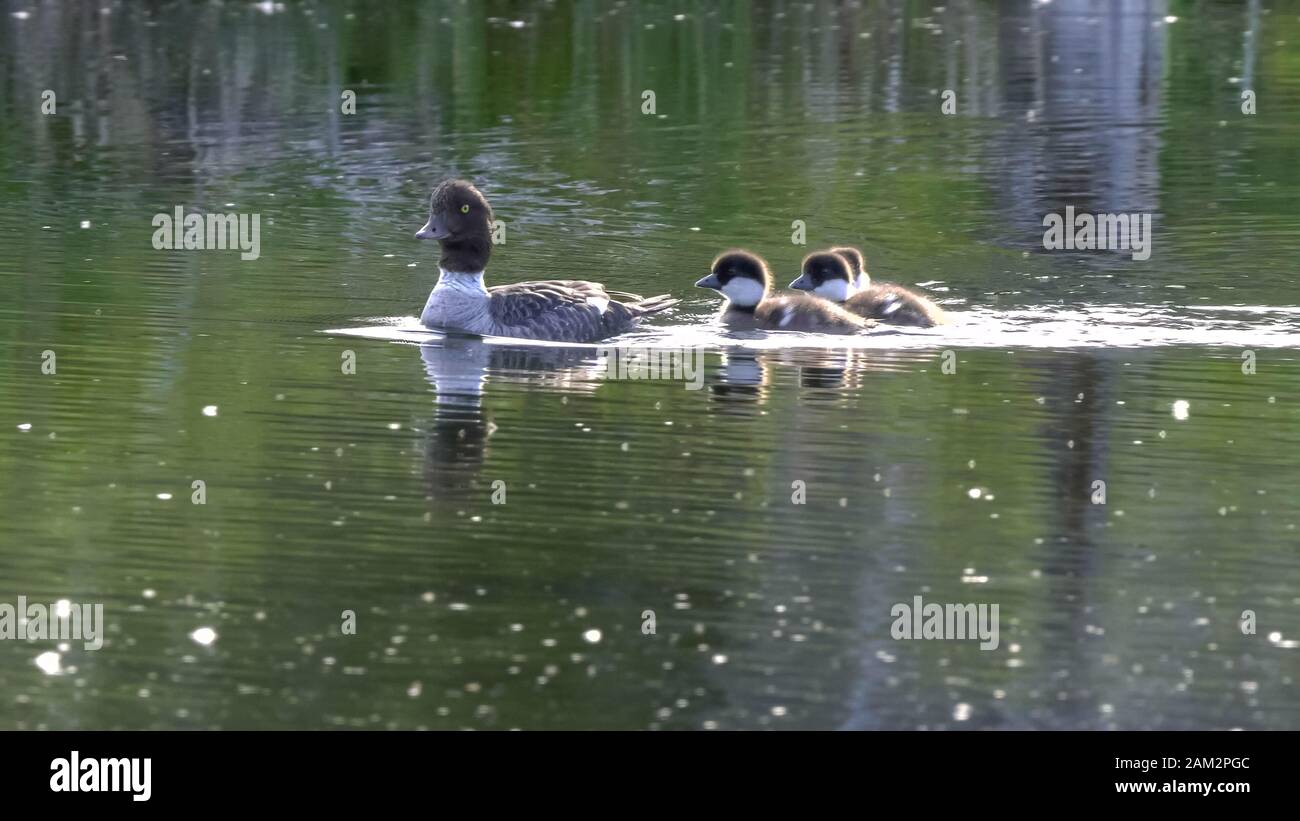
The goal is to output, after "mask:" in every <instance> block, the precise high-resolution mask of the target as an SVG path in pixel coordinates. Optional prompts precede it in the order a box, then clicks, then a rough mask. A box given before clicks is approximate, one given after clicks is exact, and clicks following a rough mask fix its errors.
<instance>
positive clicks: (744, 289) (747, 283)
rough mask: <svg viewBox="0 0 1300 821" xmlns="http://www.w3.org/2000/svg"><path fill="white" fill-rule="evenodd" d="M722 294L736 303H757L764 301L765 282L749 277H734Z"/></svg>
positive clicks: (724, 287)
mask: <svg viewBox="0 0 1300 821" xmlns="http://www.w3.org/2000/svg"><path fill="white" fill-rule="evenodd" d="M722 294H723V296H725V297H726V298H727V299H729V300H731V301H732V302H733V303H735V304H736V305H757V304H758V303H759V302H762V301H763V284H762V283H761V282H756V281H754V280H752V279H750V278H748V277H732V278H731V280H730V281H729V282H728V283H727V284H726V285H723V286H722Z"/></svg>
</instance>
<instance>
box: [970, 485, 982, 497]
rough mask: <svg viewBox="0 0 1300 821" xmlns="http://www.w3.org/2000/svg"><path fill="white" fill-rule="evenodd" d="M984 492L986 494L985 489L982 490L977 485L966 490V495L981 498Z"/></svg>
mask: <svg viewBox="0 0 1300 821" xmlns="http://www.w3.org/2000/svg"><path fill="white" fill-rule="evenodd" d="M983 494H984V491H982V490H980V489H979V488H977V487H973V488H971V489H970V490H968V491H966V495H967V496H969V497H971V498H972V499H978V498H979V497H980V496H982V495H983Z"/></svg>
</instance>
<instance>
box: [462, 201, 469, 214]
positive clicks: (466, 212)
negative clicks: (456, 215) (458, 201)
mask: <svg viewBox="0 0 1300 821" xmlns="http://www.w3.org/2000/svg"><path fill="white" fill-rule="evenodd" d="M460 212H461V213H462V214H468V213H469V204H468V203H466V204H465V205H462V206H461V207H460Z"/></svg>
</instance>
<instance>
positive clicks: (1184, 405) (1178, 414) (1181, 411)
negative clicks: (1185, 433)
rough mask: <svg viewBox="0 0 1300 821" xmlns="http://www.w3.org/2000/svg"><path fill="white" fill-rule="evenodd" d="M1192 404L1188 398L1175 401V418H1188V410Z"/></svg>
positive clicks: (1181, 419) (1179, 419) (1180, 419)
mask: <svg viewBox="0 0 1300 821" xmlns="http://www.w3.org/2000/svg"><path fill="white" fill-rule="evenodd" d="M1191 407H1192V406H1191V404H1189V403H1188V401H1187V400H1186V399H1179V400H1178V401H1177V402H1175V403H1174V418H1175V419H1177V420H1178V421H1180V422H1181V421H1183V420H1184V419H1186V418H1187V411H1188V410H1190V409H1191Z"/></svg>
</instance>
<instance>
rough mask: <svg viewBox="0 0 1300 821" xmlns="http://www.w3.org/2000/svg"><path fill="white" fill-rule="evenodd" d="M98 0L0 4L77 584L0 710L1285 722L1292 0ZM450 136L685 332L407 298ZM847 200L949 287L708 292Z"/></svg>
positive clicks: (10, 265)
mask: <svg viewBox="0 0 1300 821" xmlns="http://www.w3.org/2000/svg"><path fill="white" fill-rule="evenodd" d="M99 5H100V4H83V3H75V2H46V3H41V4H31V5H30V6H29V5H27V4H23V3H9V4H7V5H6V6H4V9H5V13H4V14H3V15H2V16H0V43H2V44H3V46H2V47H0V113H2V114H3V117H4V123H5V128H4V129H3V132H0V235H3V236H4V237H5V241H4V246H3V248H0V285H2V286H3V291H4V296H3V298H0V603H10V604H14V605H16V604H17V602H18V597H19V596H23V597H26V599H27V600H28V601H32V602H44V603H53V602H56V601H59V600H69V601H70V602H74V603H83V602H93V603H100V604H102V605H103V613H104V621H105V623H106V627H105V635H104V637H103V646H102V647H100V648H99V649H86V648H85V647H84V646H83V643H82V642H81V641H68V642H60V641H57V640H49V639H37V640H34V641H26V640H20V639H15V640H6V641H0V727H5V728H24V729H27V728H173V727H176V728H331V727H364V728H438V729H446V728H462V727H466V728H496V729H505V728H515V727H522V728H671V729H699V728H718V729H736V728H764V727H766V728H867V729H875V728H890V729H907V728H928V729H940V728H1125V729H1139V728H1170V729H1187V728H1251V729H1255V728H1288V729H1300V696H1298V695H1297V690H1296V677H1297V675H1300V649H1297V640H1300V550H1298V546H1300V532H1297V526H1298V525H1300V499H1297V496H1296V488H1297V487H1298V486H1300V459H1297V453H1300V424H1297V423H1298V422H1300V354H1298V349H1300V277H1298V275H1297V271H1296V265H1297V260H1298V259H1300V4H1296V3H1290V2H1285V3H1284V2H1277V3H1272V2H1258V1H1257V0H1255V1H1252V2H1248V3H1244V4H1231V3H1209V4H1207V3H1192V2H1160V0H1156V1H1155V2H1112V3H1105V4H1102V3H1095V2H1084V1H1083V0H1054V2H1050V3H1042V2H1010V1H1008V2H999V3H989V2H957V1H956V0H948V1H947V2H944V3H941V4H936V3H920V2H899V1H897V0H896V1H895V2H862V3H852V2H848V3H832V2H825V0H813V1H812V2H806V3H793V2H764V1H763V0H754V1H753V2H743V1H742V0H733V1H732V2H722V3H719V4H705V3H695V2H686V1H685V0H680V1H679V2H666V1H665V2H654V1H652V0H646V1H645V2H622V3H601V2H595V1H594V0H589V1H588V2H582V1H581V0H579V1H577V2H566V1H564V0H556V1H555V2H536V3H513V2H503V1H502V2H497V1H496V0H493V1H492V2H486V3H467V2H459V0H450V1H449V2H442V3H430V4H415V3H402V2H398V3H383V4H371V3H362V2H351V3H350V2H318V3H302V4H299V3H293V2H287V3H284V4H278V3H277V4H272V3H260V4H250V3H239V2H233V3H232V2H228V3H224V4H204V3H177V4H167V5H162V4H138V5H137V4H119V3H105V4H102V5H103V6H104V9H103V10H101V9H100V8H99ZM47 91H51V92H53V98H52V99H53V102H54V110H53V111H52V113H42V107H43V105H45V104H46V101H47V99H49V98H48V95H46V94H45V92H47ZM647 91H650V92H653V97H652V98H647V97H646V95H645V92H647ZM1243 91H1249V92H1252V93H1253V96H1252V95H1248V96H1250V97H1251V99H1252V100H1253V101H1254V103H1255V105H1256V108H1255V109H1254V111H1255V113H1253V114H1252V113H1244V112H1243V105H1244V103H1245V101H1244V100H1243ZM346 92H352V93H353V94H354V95H355V113H343V111H342V110H341V101H343V100H345V99H346V97H347V96H348V95H347V94H346ZM946 92H952V93H951V94H948V93H946ZM648 99H653V103H654V111H653V113H643V110H644V109H645V108H646V105H647V100H648ZM945 100H952V101H953V102H954V103H955V109H954V113H951V114H945V113H944V111H943V104H944V102H945ZM451 175H458V176H466V177H469V178H472V179H474V180H475V181H476V182H477V183H478V184H479V185H480V186H481V187H482V188H483V190H484V191H485V193H486V194H487V195H488V197H489V198H490V200H491V201H492V203H493V206H494V208H495V210H496V212H497V216H498V217H499V218H500V219H501V220H502V221H503V222H504V223H505V226H506V231H507V238H506V242H505V243H504V244H503V245H501V246H499V247H498V248H497V249H496V250H495V252H494V255H493V259H492V264H491V265H490V266H489V269H488V281H489V284H494V283H495V284H504V283H508V282H515V281H521V280H524V279H546V278H589V279H595V280H598V281H601V282H604V283H606V284H607V285H609V286H610V287H611V288H616V289H619V290H628V291H634V292H639V293H646V294H654V293H671V294H672V295H674V296H676V297H678V298H680V299H681V300H682V302H681V304H680V305H679V306H678V307H677V309H676V310H675V311H674V312H673V313H671V314H669V315H666V316H661V317H658V318H656V319H655V320H653V321H651V322H650V323H648V324H647V325H646V326H645V327H643V328H641V329H639V330H638V331H636V332H634V333H631V334H628V335H627V336H626V337H623V338H620V339H618V340H615V341H614V343H613V344H614V345H616V346H624V348H625V349H628V347H629V346H631V347H643V348H645V349H658V350H665V351H673V350H676V349H679V348H683V347H686V348H689V350H690V351H691V352H692V353H693V352H695V351H699V352H701V353H700V354H699V355H700V357H701V359H700V360H699V361H700V363H701V365H702V371H701V373H700V375H699V378H698V380H697V381H696V382H694V383H691V382H690V380H687V379H684V378H683V379H658V380H651V379H612V378H608V374H607V373H606V369H605V367H604V364H605V363H608V362H609V359H610V357H611V356H617V355H618V354H617V353H614V354H611V352H610V351H609V350H608V349H606V350H601V349H600V348H598V347H595V346H540V345H523V344H519V343H512V342H510V341H508V340H486V341H484V340H476V339H467V338H458V337H447V338H444V337H442V336H441V335H439V334H435V333H429V332H426V331H423V330H422V329H420V328H419V326H418V324H417V323H416V320H415V318H414V317H415V315H416V314H417V313H418V312H419V309H420V307H421V306H422V305H423V302H424V299H425V297H426V296H427V294H428V290H429V288H430V287H431V286H432V283H433V281H434V279H435V278H436V275H437V259H436V254H435V250H436V249H435V248H433V247H431V245H430V244H428V243H421V242H418V241H416V240H415V239H413V236H412V235H413V233H414V231H415V230H416V229H418V228H419V227H420V225H421V224H422V223H423V220H424V217H425V214H426V208H427V197H428V192H429V190H430V189H431V187H432V186H433V185H434V184H435V183H436V182H437V181H439V180H440V179H442V178H444V177H447V176H451ZM177 206H181V207H183V208H184V209H185V210H186V211H187V212H199V213H242V214H253V213H255V214H258V215H260V249H259V255H258V258H257V259H255V260H241V259H240V255H239V253H238V252H237V251H174V250H155V249H154V247H153V245H152V243H151V238H152V236H153V234H154V230H155V229H154V225H153V223H152V220H153V218H154V215H155V214H170V213H172V212H173V210H174V209H175V208H176V207H177ZM1066 206H1073V207H1074V208H1076V209H1078V210H1079V211H1087V212H1093V213H1147V214H1151V215H1152V217H1153V235H1152V242H1151V253H1150V256H1149V258H1148V259H1145V260H1143V259H1134V258H1133V255H1132V254H1129V253H1127V252H1124V253H1121V252H1110V251H1094V252H1083V251H1046V250H1044V247H1043V233H1044V228H1043V219H1044V216H1045V215H1046V214H1049V213H1059V212H1062V211H1063V209H1064V208H1065V207H1066ZM799 221H801V225H802V231H803V232H804V233H805V234H806V243H807V244H805V245H800V244H796V243H795V242H793V241H792V239H793V238H794V235H795V234H796V233H797V231H799V230H800V228H799V226H798V225H797V224H796V223H797V222H799ZM843 243H852V244H856V245H859V246H861V247H862V248H863V250H864V252H865V253H866V256H867V260H868V265H869V268H870V270H871V271H872V272H873V274H874V275H876V276H878V277H879V278H882V279H885V280H892V281H898V282H901V283H905V284H908V285H912V286H919V287H920V289H921V290H923V291H925V292H926V293H928V294H929V295H930V296H931V297H932V298H934V299H935V300H936V301H938V302H939V303H940V304H942V305H943V306H944V308H945V309H946V310H948V311H950V312H951V313H952V314H953V316H954V318H955V319H956V320H957V322H956V324H954V325H953V326H952V327H949V328H939V329H933V330H925V331H919V330H910V331H900V332H895V333H884V334H876V335H872V336H867V337H861V338H854V339H848V340H846V339H844V338H834V339H830V338H818V337H805V336H798V335H791V334H775V335H769V336H762V335H753V334H749V335H733V334H728V333H726V332H725V331H723V330H722V329H720V328H717V327H716V326H714V325H713V324H712V317H713V315H714V314H715V313H716V311H717V307H718V299H717V296H716V294H713V293H712V292H706V291H702V290H699V289H695V288H693V287H692V284H693V282H694V281H695V280H696V279H698V278H699V277H700V276H702V275H703V274H704V273H705V272H706V270H707V267H708V264H709V262H710V261H711V259H712V258H713V256H714V255H715V254H716V253H717V252H718V251H720V250H722V249H724V248H728V247H733V246H742V247H748V248H753V249H754V250H756V251H758V252H760V253H762V254H764V255H765V256H766V257H767V258H768V259H769V260H770V261H771V262H772V264H773V266H774V268H775V269H776V270H777V273H778V280H779V281H780V283H781V284H784V283H785V282H788V281H789V280H790V279H792V278H793V277H794V275H795V274H796V273H797V267H798V264H799V260H800V259H801V258H802V256H803V255H804V254H805V253H807V252H808V251H810V250H813V249H815V248H819V247H824V246H827V245H832V244H843ZM606 347H607V348H608V346H606ZM51 354H52V356H51ZM349 363H354V365H355V367H354V368H352V367H345V366H348V365H349ZM51 371H52V372H51ZM347 371H354V372H347ZM696 388H698V389H696ZM195 482H202V483H203V484H202V485H200V486H198V487H199V488H201V489H202V493H203V499H202V501H203V502H204V504H195V503H193V502H194V495H195V494H196V493H197V492H198V491H197V490H196V485H195ZM918 596H919V597H921V598H922V600H923V601H924V602H926V603H940V604H944V603H985V604H990V605H991V604H996V605H998V608H999V611H998V612H999V619H1000V621H999V636H998V642H997V646H996V647H995V648H991V649H981V647H980V643H979V642H978V641H971V640H953V641H935V640H929V641H927V640H896V639H895V638H893V636H892V635H891V632H892V631H891V625H892V624H893V622H894V617H893V615H891V613H892V611H893V608H895V606H896V605H900V604H908V605H911V604H912V603H914V602H915V597H918ZM1244 611H1251V613H1252V614H1253V620H1254V624H1253V632H1252V631H1243V629H1242V627H1241V624H1240V621H1241V618H1242V614H1243V612H1244ZM349 613H350V614H351V617H349V616H348V614H349ZM651 627H653V632H651Z"/></svg>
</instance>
